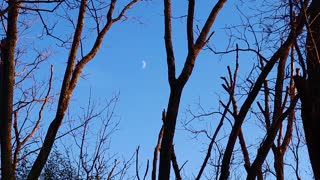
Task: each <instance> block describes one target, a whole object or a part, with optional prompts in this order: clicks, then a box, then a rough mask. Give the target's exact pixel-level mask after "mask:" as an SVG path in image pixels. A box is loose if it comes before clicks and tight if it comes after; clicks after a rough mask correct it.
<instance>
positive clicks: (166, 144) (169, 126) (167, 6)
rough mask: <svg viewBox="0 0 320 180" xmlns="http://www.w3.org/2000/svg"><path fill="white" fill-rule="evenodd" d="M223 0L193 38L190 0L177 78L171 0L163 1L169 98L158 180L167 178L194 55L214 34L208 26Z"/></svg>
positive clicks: (190, 0)
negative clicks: (183, 54) (185, 41)
mask: <svg viewBox="0 0 320 180" xmlns="http://www.w3.org/2000/svg"><path fill="white" fill-rule="evenodd" d="M225 2H226V0H219V1H218V2H217V3H216V4H215V6H214V7H213V8H212V9H211V12H210V14H209V16H208V18H207V20H206V22H205V24H204V26H203V27H202V29H201V31H200V34H199V36H198V37H197V38H196V40H195V39H194V11H195V0H189V4H188V15H187V38H188V52H187V57H186V60H185V64H184V66H183V69H182V72H181V73H180V75H179V76H178V77H176V67H175V55H174V50H173V43H172V23H171V18H172V13H171V0H164V22H165V34H164V38H165V47H166V54H167V67H168V81H169V85H170V97H169V102H168V106H167V111H166V118H165V119H164V122H163V138H162V142H161V149H160V165H159V179H161V180H165V179H169V178H170V169H171V165H170V162H171V159H172V154H173V146H172V143H173V138H174V134H175V128H176V122H177V116H178V111H179V105H180V100H181V95H182V91H183V88H184V86H185V85H186V83H187V82H188V80H189V77H190V76H191V74H192V71H193V68H194V65H195V61H196V58H197V56H198V54H199V52H200V51H201V49H202V48H203V47H204V46H205V45H206V43H207V42H208V41H209V40H210V38H211V36H212V35H213V33H211V34H210V29H211V27H212V25H213V23H214V22H215V19H216V17H217V15H218V13H219V12H220V10H221V8H222V7H223V5H224V4H225Z"/></svg>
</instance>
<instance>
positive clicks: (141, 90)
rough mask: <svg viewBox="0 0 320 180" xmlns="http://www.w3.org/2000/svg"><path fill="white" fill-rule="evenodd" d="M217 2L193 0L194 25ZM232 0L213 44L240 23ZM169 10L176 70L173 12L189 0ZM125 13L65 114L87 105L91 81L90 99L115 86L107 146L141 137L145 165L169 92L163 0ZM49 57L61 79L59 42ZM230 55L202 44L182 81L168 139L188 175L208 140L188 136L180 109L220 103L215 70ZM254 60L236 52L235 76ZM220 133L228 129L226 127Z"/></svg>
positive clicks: (127, 149) (179, 53) (221, 69)
mask: <svg viewBox="0 0 320 180" xmlns="http://www.w3.org/2000/svg"><path fill="white" fill-rule="evenodd" d="M215 2H216V1H196V12H195V14H196V20H195V25H199V27H200V28H201V27H202V25H203V23H204V22H205V20H206V18H207V15H208V14H209V11H210V10H211V9H210V8H211V7H212V6H213V5H214V3H215ZM253 4H254V2H253ZM236 5H240V3H239V2H238V1H234V0H232V1H228V2H227V3H226V5H225V7H224V8H223V9H222V10H221V12H220V13H219V15H218V17H217V20H216V22H215V24H214V25H213V27H212V31H215V34H214V36H213V37H212V39H211V42H210V45H211V46H212V47H215V48H216V49H217V50H221V51H223V50H225V48H226V47H227V45H228V34H227V32H226V31H225V29H224V28H225V27H226V26H231V25H235V24H241V19H240V15H239V14H240V13H239V12H238V11H237V8H236ZM245 9H246V8H245ZM172 11H173V16H174V17H177V18H174V19H173V21H172V23H173V44H174V50H175V55H176V67H177V74H178V73H180V70H181V68H182V65H183V63H184V61H185V57H186V52H187V48H186V47H187V44H186V28H185V27H186V24H185V21H186V19H185V18H178V17H181V16H184V15H186V13H187V1H174V2H173V7H172ZM127 15H128V19H127V20H126V21H124V22H119V23H116V24H114V25H113V26H112V28H111V30H110V32H108V34H107V35H106V37H105V40H104V42H103V46H102V47H101V50H100V51H99V53H98V54H97V56H96V57H95V58H94V60H93V61H91V62H90V63H89V64H88V65H87V66H86V67H85V69H84V71H83V73H84V74H85V75H86V76H85V77H86V78H85V79H80V81H79V83H78V85H77V88H76V90H75V92H74V93H73V97H72V101H71V104H70V108H69V109H70V113H71V114H77V113H79V112H81V109H80V108H79V107H80V106H83V107H85V106H86V103H87V101H88V96H89V92H90V89H91V91H92V95H93V99H94V100H97V101H99V102H100V103H101V102H103V101H105V100H106V99H110V98H111V97H112V96H113V95H114V94H116V93H118V92H119V93H120V101H119V102H118V104H117V108H116V110H115V113H116V114H117V115H118V116H119V117H120V120H121V121H120V125H119V131H117V132H116V133H114V134H113V136H112V144H111V149H110V152H111V153H112V152H115V153H118V154H119V155H120V156H122V155H123V156H124V157H126V158H129V157H130V156H131V154H132V153H134V151H135V149H136V147H137V146H139V145H140V162H141V163H142V167H145V162H146V160H147V159H149V160H150V162H151V161H152V158H153V150H154V147H155V145H156V142H157V137H158V133H159V130H160V128H161V124H162V121H161V112H162V110H163V109H165V108H166V107H167V103H168V97H169V84H168V81H167V66H166V53H165V49H164V47H165V46H164V39H163V36H164V33H163V31H164V20H163V19H164V17H163V2H162V1H161V0H154V1H150V2H142V3H138V4H136V5H135V6H134V7H133V8H132V9H131V10H130V11H129V12H128V13H127ZM89 36H90V35H89ZM53 57H54V58H53V59H52V60H50V61H51V62H52V63H54V64H55V72H56V73H57V74H56V79H57V81H59V79H62V77H61V78H59V74H62V72H63V71H64V65H65V62H66V57H67V51H64V52H60V50H59V48H58V49H55V54H54V55H53ZM234 60H235V55H234V54H230V55H226V56H223V57H221V56H217V55H214V54H213V53H212V52H210V51H208V50H206V51H202V52H201V53H200V55H199V56H198V58H197V61H196V65H195V69H194V72H193V74H192V76H191V78H190V80H189V82H188V83H187V85H186V87H185V89H184V92H183V95H182V101H181V105H180V111H179V116H178V123H177V131H176V134H175V139H174V144H175V149H176V153H177V158H178V162H179V164H180V165H182V164H183V163H184V162H185V161H186V160H188V163H187V164H186V166H185V167H184V169H185V170H186V171H188V172H185V173H186V175H188V176H190V175H191V174H192V173H195V172H197V171H198V168H199V166H200V163H201V162H202V159H203V156H204V153H203V150H205V149H206V147H207V146H206V145H207V144H208V143H209V141H208V140H207V141H205V142H201V141H197V140H194V139H192V136H191V135H190V134H189V133H187V132H186V131H184V130H183V129H182V126H181V123H180V122H181V120H183V119H184V118H185V112H186V109H187V108H188V107H189V106H191V107H192V108H193V109H195V110H197V109H196V107H197V106H196V104H197V103H198V102H199V100H200V101H201V104H202V105H203V107H204V108H205V109H206V110H208V111H213V110H217V109H218V108H219V105H218V101H219V98H222V99H225V97H224V95H225V92H224V90H223V88H222V87H221V84H222V80H221V79H220V77H221V76H226V75H227V71H226V69H227V65H230V66H231V67H233V66H234ZM253 63H255V60H254V59H253V58H252V57H251V56H241V57H240V70H239V71H240V72H239V74H240V76H245V75H247V74H248V70H249V68H251V67H252V64H253ZM58 87H60V85H58ZM57 89H58V88H57ZM218 117H219V116H214V117H213V118H212V117H211V119H213V120H216V121H218V120H219V118H218ZM204 124H205V123H204ZM213 124H214V123H213ZM212 128H213V129H214V128H215V127H212ZM222 134H228V128H227V129H225V131H224V132H223V133H222ZM252 135H254V133H253V132H249V136H250V137H251V138H254V137H252ZM202 140H203V139H202ZM254 152H255V151H254ZM142 172H143V171H141V173H142ZM149 173H151V171H150V172H149Z"/></svg>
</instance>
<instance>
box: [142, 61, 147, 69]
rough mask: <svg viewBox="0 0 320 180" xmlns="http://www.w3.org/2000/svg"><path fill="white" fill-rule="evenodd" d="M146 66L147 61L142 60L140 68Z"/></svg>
mask: <svg viewBox="0 0 320 180" xmlns="http://www.w3.org/2000/svg"><path fill="white" fill-rule="evenodd" d="M146 67H147V62H146V61H142V69H145V68H146Z"/></svg>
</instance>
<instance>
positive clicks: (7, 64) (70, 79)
mask: <svg viewBox="0 0 320 180" xmlns="http://www.w3.org/2000/svg"><path fill="white" fill-rule="evenodd" d="M138 1H139V0H132V1H129V2H128V4H125V5H124V7H123V8H122V9H121V10H120V11H119V13H118V14H116V13H115V12H114V11H115V7H116V2H117V1H116V0H111V1H110V2H109V3H104V4H101V2H99V1H96V2H95V1H88V0H81V1H60V0H57V1H17V0H9V1H4V2H3V3H2V10H1V13H0V15H1V22H2V26H3V28H4V30H3V32H4V33H5V38H4V39H3V40H2V41H1V75H0V77H1V85H0V87H1V93H0V98H1V103H0V107H1V108H0V109H1V110H0V117H1V122H0V123H1V124H0V126H1V128H2V130H1V175H2V178H3V179H8V180H11V179H15V173H14V169H15V168H14V166H15V164H16V159H15V160H14V161H13V155H12V152H13V148H12V142H11V140H12V135H11V132H12V127H13V125H12V122H13V115H14V112H13V106H14V103H13V99H14V88H15V75H16V67H15V65H16V59H17V40H18V36H19V31H20V30H21V29H19V28H26V27H28V25H27V24H24V23H21V24H19V23H20V21H19V19H18V16H19V15H21V16H22V17H24V18H28V17H30V16H28V12H29V13H34V14H35V15H36V16H37V18H38V20H39V21H40V22H41V23H42V25H43V30H44V31H43V32H44V34H43V35H48V36H50V37H52V38H54V39H56V40H58V41H60V42H62V44H70V48H69V49H68V52H69V53H68V54H69V55H68V57H67V67H66V70H65V73H64V78H63V83H62V86H61V91H60V94H59V101H58V104H57V110H56V114H55V117H54V118H53V120H52V122H51V124H50V126H49V128H48V130H47V134H46V136H45V139H44V142H43V144H42V147H41V148H40V152H39V154H38V155H37V158H36V160H35V161H34V163H33V166H32V169H31V171H30V173H29V175H28V179H37V178H38V177H39V175H40V173H41V171H42V169H43V167H44V165H45V163H46V161H47V159H48V156H49V154H50V151H51V149H52V147H53V144H54V142H55V139H56V136H57V132H58V130H59V128H60V126H61V123H62V121H63V119H64V116H65V112H66V110H67V108H68V105H69V102H70V98H71V96H72V93H73V91H74V89H75V87H76V85H77V82H78V79H79V77H80V75H81V72H82V70H83V68H84V67H85V65H86V64H87V63H88V62H90V61H91V60H92V59H93V58H94V57H95V55H96V54H97V52H98V50H99V49H100V46H101V43H102V41H103V39H104V37H105V35H106V33H107V32H108V31H109V29H110V28H111V26H112V25H113V24H114V23H116V22H117V21H119V20H121V19H123V17H125V13H126V11H127V10H128V9H130V8H131V7H132V6H133V5H134V4H135V3H137V2H138ZM99 3H100V4H99ZM50 4H55V5H54V8H52V9H46V8H47V7H48V6H49V5H50ZM62 5H64V6H65V7H67V8H66V9H65V10H67V9H68V8H69V10H70V8H72V9H77V10H78V15H77V17H76V21H73V19H74V18H73V17H71V16H72V14H68V13H66V16H65V18H66V19H67V20H69V22H70V23H71V24H72V25H73V27H74V32H73V33H72V34H73V38H71V40H70V41H69V40H62V39H61V38H60V37H59V36H56V35H55V34H54V33H53V31H52V27H51V26H49V25H48V24H47V23H46V22H45V20H44V17H43V13H52V12H54V11H55V10H57V8H58V7H59V6H62ZM99 5H101V6H99ZM96 6H99V7H96ZM65 12H67V11H65ZM87 16H88V17H90V18H92V19H93V22H94V24H95V27H94V29H95V30H96V37H95V39H94V43H93V45H92V46H91V47H89V46H88V47H87V48H88V52H85V51H84V49H83V47H82V40H83V38H84V33H83V31H84V28H85V27H86V26H85V25H86V24H85V19H86V17H87ZM20 25H21V26H20ZM53 27H54V25H53ZM48 89H49V90H48V93H50V87H49V88H48ZM45 97H46V98H48V96H45ZM43 102H46V101H43ZM44 104H45V103H43V105H44ZM39 112H41V110H40V111H39ZM39 118H40V119H41V115H39ZM38 122H39V121H37V123H36V125H35V126H34V128H33V130H32V131H31V133H29V135H30V136H32V135H33V134H34V132H33V131H35V130H37V127H38V124H39V123H38ZM14 127H16V126H15V125H14ZM16 135H18V134H16ZM27 137H28V136H27ZM24 140H28V138H25V139H24ZM24 140H23V141H20V140H19V141H18V140H17V143H18V144H17V148H16V154H15V156H14V157H17V154H18V151H19V149H20V147H19V146H21V144H19V143H21V142H23V143H25V142H24Z"/></svg>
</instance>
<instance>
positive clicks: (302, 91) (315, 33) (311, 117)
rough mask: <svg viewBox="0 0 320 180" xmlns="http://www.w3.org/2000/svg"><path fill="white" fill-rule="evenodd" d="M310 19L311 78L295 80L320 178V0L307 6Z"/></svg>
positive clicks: (308, 55) (308, 57)
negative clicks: (319, 138)
mask: <svg viewBox="0 0 320 180" xmlns="http://www.w3.org/2000/svg"><path fill="white" fill-rule="evenodd" d="M303 10H304V11H303V12H304V18H305V20H306V27H307V28H306V29H307V37H306V46H305V49H306V60H305V61H306V64H307V77H302V76H299V75H297V76H296V77H295V83H296V87H297V90H298V93H299V95H300V100H301V117H302V122H303V128H304V133H305V137H306V141H307V146H308V152H309V157H310V161H311V165H312V169H313V172H314V177H315V179H320V168H319V167H320V154H319V152H320V143H319V140H318V137H319V132H320V125H319V122H318V121H319V119H320V83H319V82H320V55H319V52H320V38H319V37H320V17H319V14H320V1H317V0H313V1H312V3H311V5H310V8H307V6H303Z"/></svg>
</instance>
